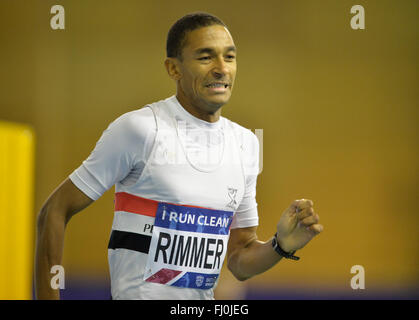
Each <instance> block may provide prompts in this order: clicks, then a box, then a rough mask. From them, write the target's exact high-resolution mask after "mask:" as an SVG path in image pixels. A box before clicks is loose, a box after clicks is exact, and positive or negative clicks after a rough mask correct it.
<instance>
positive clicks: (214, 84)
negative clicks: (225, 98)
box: [205, 82, 230, 89]
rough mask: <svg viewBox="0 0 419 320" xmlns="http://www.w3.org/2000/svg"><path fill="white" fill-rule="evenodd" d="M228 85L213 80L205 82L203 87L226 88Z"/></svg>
mask: <svg viewBox="0 0 419 320" xmlns="http://www.w3.org/2000/svg"><path fill="white" fill-rule="evenodd" d="M229 86H230V85H229V84H228V83H223V82H215V83H210V84H207V85H206V86H205V87H207V88H224V89H227V88H228V87H229Z"/></svg>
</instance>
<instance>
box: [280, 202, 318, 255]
mask: <svg viewBox="0 0 419 320" xmlns="http://www.w3.org/2000/svg"><path fill="white" fill-rule="evenodd" d="M319 219H320V218H319V215H318V214H317V213H315V212H314V209H313V201H311V200H307V199H301V200H295V201H294V202H293V203H292V204H291V206H290V207H289V208H288V209H286V210H285V211H284V213H283V214H282V216H281V218H280V219H279V222H278V225H277V231H278V234H277V236H278V239H277V240H278V244H279V246H280V247H281V248H282V250H284V251H286V252H291V251H296V250H298V249H301V248H302V247H304V246H305V245H306V244H307V243H308V242H309V241H310V240H311V239H313V238H314V237H315V236H316V235H318V234H319V233H320V232H322V231H323V226H322V225H321V224H319V223H318V222H319Z"/></svg>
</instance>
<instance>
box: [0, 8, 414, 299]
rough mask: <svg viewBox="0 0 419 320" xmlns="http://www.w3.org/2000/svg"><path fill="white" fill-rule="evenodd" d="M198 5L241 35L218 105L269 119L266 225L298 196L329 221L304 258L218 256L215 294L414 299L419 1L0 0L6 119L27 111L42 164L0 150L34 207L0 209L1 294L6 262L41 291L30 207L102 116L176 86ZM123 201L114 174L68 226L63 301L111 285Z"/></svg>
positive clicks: (227, 111)
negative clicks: (172, 66)
mask: <svg viewBox="0 0 419 320" xmlns="http://www.w3.org/2000/svg"><path fill="white" fill-rule="evenodd" d="M56 4H60V5H62V6H63V7H64V8H65V29H64V30H53V29H52V28H51V26H50V20H51V18H52V17H53V16H54V14H51V13H50V10H51V7H52V6H53V5H56ZM356 4H360V5H362V6H363V7H364V9H365V29H364V30H353V29H352V28H351V25H350V21H351V18H352V17H353V16H354V14H351V12H350V9H351V7H352V6H353V5H356ZM194 11H206V12H209V13H212V14H215V15H217V16H218V17H220V18H221V19H222V20H223V21H224V22H225V23H226V24H227V25H228V26H229V29H230V31H231V33H232V35H233V38H234V40H235V43H236V46H237V47H238V55H237V61H238V73H237V78H236V84H235V88H234V92H233V97H232V99H231V101H230V103H229V104H228V105H226V106H225V107H224V108H223V116H225V117H228V118H230V119H232V120H233V121H235V122H237V123H239V124H241V125H243V126H245V127H247V128H249V129H251V130H254V129H263V171H262V173H261V174H260V175H259V178H258V189H257V201H258V204H259V216H260V226H259V228H258V236H259V238H260V239H261V240H267V239H269V238H270V237H271V236H272V235H273V234H274V233H275V228H276V223H277V221H278V219H279V216H280V215H281V213H282V212H283V210H284V209H285V208H287V207H288V206H289V205H290V203H291V202H292V201H293V200H294V199H300V198H309V199H312V200H313V201H314V207H315V209H316V212H318V213H319V215H320V218H321V223H322V224H323V225H324V227H325V230H324V232H323V233H322V234H321V235H320V236H319V237H318V238H316V239H315V240H314V241H312V242H310V243H309V244H308V245H307V246H306V247H305V248H303V249H302V250H301V251H299V252H298V253H299V256H301V260H300V261H298V262H295V261H281V262H280V263H279V264H278V265H277V266H275V267H274V268H272V269H271V270H269V271H268V272H266V273H264V274H262V275H259V276H256V277H254V278H252V279H250V280H248V281H246V282H238V281H236V280H234V279H233V278H232V276H231V275H230V273H229V272H228V271H227V270H224V272H223V273H222V277H221V281H220V285H219V286H218V288H217V290H216V297H217V298H219V299H374V298H378V299H381V298H382V299H405V298H407V299H412V298H413V299H418V298H419V272H418V270H419V268H418V266H419V237H418V234H419V232H418V223H419V216H418V207H417V203H416V201H418V136H419V133H418V49H419V45H418V44H419V42H418V31H419V28H418V21H419V19H418V18H419V17H418V12H419V2H418V1H415V0H411V1H409V0H404V1H394V0H392V1H388V0H380V1H378V0H376V1H374V0H369V1H347V0H341V1H336V0H323V1H314V0H300V1H292V0H282V1H278V0H275V1H274V0H271V1H239V0H231V1H228V2H225V1H216V0H214V1H210V2H205V3H198V2H197V1H192V0H190V1H189V0H178V1H156V0H153V1H151V0H150V1H148V0H143V1H140V0H124V1H111V0H89V1H82V0H71V1H70V0H60V1H58V0H42V1H41V0H33V1H23V0H1V1H0V46H1V50H0V74H1V76H0V120H2V121H6V122H7V123H10V122H11V123H18V124H21V125H24V129H22V130H23V131H21V132H26V133H28V132H30V136H31V137H33V141H34V144H33V148H34V154H33V156H32V155H31V153H29V155H27V158H26V156H21V157H23V159H28V161H27V162H28V163H27V164H26V166H27V167H28V166H29V168H31V165H32V167H33V179H32V178H30V174H28V175H27V176H28V179H29V180H28V181H24V180H25V178H24V176H23V177H22V176H21V177H20V178H19V179H17V178H16V177H17V175H15V174H14V172H13V171H14V170H18V169H19V167H20V165H18V164H16V162H15V161H14V160H15V159H16V158H18V156H16V154H17V153H16V151H13V149H10V148H9V149H7V148H6V147H4V146H3V147H2V148H1V150H0V154H1V159H2V161H3V162H5V159H6V158H7V159H9V162H10V161H11V163H12V164H13V165H14V166H15V167H14V169H13V167H10V168H12V169H7V168H6V167H4V168H6V169H5V170H6V171H7V172H9V176H10V175H11V176H12V178H10V177H9V179H11V180H13V177H15V180H18V182H22V181H23V182H22V183H26V184H29V187H25V188H26V189H25V190H29V191H28V192H27V199H29V200H26V201H27V203H28V204H29V208H30V209H29V211H28V212H29V213H28V214H27V216H26V218H21V217H20V218H19V219H17V218H16V215H17V213H16V212H15V210H14V208H15V206H14V204H15V203H16V201H14V202H13V205H9V206H7V205H6V204H4V203H3V205H2V206H1V207H0V208H1V209H2V211H1V212H0V215H1V220H0V221H1V224H2V225H0V231H1V232H3V234H5V233H4V232H7V230H9V235H8V237H7V238H4V239H3V238H2V239H3V240H2V241H3V242H4V243H5V244H7V245H3V246H2V247H1V248H3V252H0V259H1V260H2V261H1V265H0V266H1V268H2V272H1V273H0V277H2V279H1V281H0V290H1V292H9V293H10V292H11V290H12V289H13V288H11V286H14V284H12V283H14V282H10V281H11V280H10V277H11V276H12V277H14V278H19V279H26V280H24V281H25V284H17V285H19V286H23V287H24V288H25V289H24V290H26V291H25V292H28V290H32V272H33V263H32V262H33V254H34V243H35V219H36V216H37V214H38V212H39V210H40V208H41V207H42V204H43V203H44V201H45V200H46V199H47V197H48V196H49V195H50V194H51V192H53V190H54V189H55V188H56V187H57V186H58V185H59V184H60V183H61V182H62V181H63V180H64V179H65V178H66V177H67V176H68V175H69V174H70V173H71V172H72V171H73V170H74V169H76V168H77V167H78V166H79V165H80V164H81V163H82V161H83V160H84V159H85V158H87V157H88V155H89V154H90V152H91V151H92V149H93V148H94V146H95V143H96V141H97V140H98V139H99V137H100V135H101V134H102V132H103V130H105V129H106V127H107V126H108V124H109V123H110V122H112V121H113V120H114V119H116V118H117V117H118V116H120V115H121V114H123V113H125V112H128V111H132V110H135V109H138V108H141V107H143V106H144V105H145V104H147V103H150V102H154V101H158V100H161V99H164V98H166V97H168V96H170V95H172V94H174V93H175V85H174V83H173V82H172V81H171V80H170V79H169V77H168V76H167V74H166V71H165V68H164V65H163V61H164V58H165V41H166V35H167V32H168V30H169V28H170V27H171V25H172V24H173V23H174V22H175V21H176V20H177V19H178V18H180V17H181V16H183V15H184V14H186V13H190V12H194ZM20 128H21V127H20ZM24 135H25V134H24ZM2 139H3V140H2V141H3V143H6V144H7V143H8V141H11V140H5V138H2ZM8 145H9V146H10V145H11V142H10V143H9V144H8ZM19 157H20V156H19ZM21 157H20V158H21ZM10 159H11V160H10ZM10 171H12V173H11V174H10ZM6 176H7V175H5V174H4V173H3V174H2V176H1V179H2V180H3V181H2V183H1V185H0V186H1V189H0V192H1V193H2V195H3V196H2V197H3V198H2V199H3V200H2V201H4V202H5V203H6V202H7V201H9V200H10V199H12V198H11V197H12V195H9V196H5V194H6V193H7V192H9V193H10V192H15V193H20V191H19V190H20V189H19V188H13V190H12V191H11V188H10V187H9V185H8V184H7V183H6V182H5V181H6V180H5V179H6ZM31 179H32V180H31ZM15 182H16V181H15ZM113 199H114V189H113V188H112V189H111V190H109V191H108V192H106V193H105V194H104V195H103V196H102V197H101V198H100V199H99V200H97V201H96V202H95V203H93V204H92V205H91V206H90V207H88V208H87V209H86V210H84V211H82V212H81V213H79V214H78V215H76V216H74V217H73V218H72V220H71V221H70V223H69V224H68V226H67V231H66V237H65V248H64V256H63V262H62V264H63V266H64V268H65V289H63V290H61V296H62V298H63V299H109V297H110V291H109V287H110V281H109V270H108V262H107V244H108V239H109V234H110V230H111V224H112V219H113ZM19 201H23V200H17V202H19ZM22 210H25V209H22ZM26 210H28V209H26ZM25 223H26V224H28V223H30V225H29V227H27V226H26V227H25V228H26V229H22V228H21V227H20V224H25ZM12 226H15V227H13V228H15V229H13V230H20V232H24V234H25V235H26V237H27V240H25V241H26V242H25V243H23V244H22V243H18V244H15V243H16V241H17V238H18V236H17V232H18V231H16V232H15V233H13V234H11V233H10V232H11V231H10V230H12ZM5 230H6V231H5ZM22 230H23V231H22ZM25 230H26V231H25ZM19 239H22V237H20V236H19ZM21 242H22V241H21ZM15 245H16V246H18V247H17V248H18V249H17V250H20V249H19V248H25V249H24V250H23V251H19V252H25V259H26V260H25V259H24V260H20V261H25V262H23V263H24V268H23V269H24V271H19V270H21V269H19V268H18V267H17V266H15V265H13V263H11V262H10V261H12V260H10V255H13V253H11V252H9V251H7V250H6V249H5V248H6V247H13V246H15ZM19 246H20V247H19ZM297 255H298V254H297ZM354 265H361V266H363V267H364V270H365V289H363V290H362V289H358V290H354V289H352V287H351V285H350V282H351V278H352V277H353V276H355V274H351V268H352V266H354ZM21 273H25V274H26V276H24V275H23V274H22V276H21ZM6 278H9V280H8V281H9V282H7V281H6V280H7V279H6ZM16 283H17V282H16ZM16 297H17V298H19V297H20V298H22V296H16ZM23 297H24V298H32V291H31V293H30V294H29V295H28V294H25V295H24V296H23ZM1 298H3V299H10V298H11V296H10V295H9V296H7V295H5V294H3V295H2V297H1ZM12 298H13V297H12Z"/></svg>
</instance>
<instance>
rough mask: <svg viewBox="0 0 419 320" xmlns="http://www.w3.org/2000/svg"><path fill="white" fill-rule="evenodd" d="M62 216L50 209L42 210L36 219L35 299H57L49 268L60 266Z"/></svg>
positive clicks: (62, 236)
mask: <svg viewBox="0 0 419 320" xmlns="http://www.w3.org/2000/svg"><path fill="white" fill-rule="evenodd" d="M63 217H64V215H62V214H59V213H57V212H54V210H52V209H45V210H42V211H41V213H40V215H39V217H38V225H37V241H36V257H35V294H36V298H37V299H59V298H60V293H59V290H58V289H53V288H52V287H51V278H52V277H53V274H51V267H52V266H54V265H60V264H61V259H62V252H63V246H64V231H65V224H66V222H65V219H64V218H63Z"/></svg>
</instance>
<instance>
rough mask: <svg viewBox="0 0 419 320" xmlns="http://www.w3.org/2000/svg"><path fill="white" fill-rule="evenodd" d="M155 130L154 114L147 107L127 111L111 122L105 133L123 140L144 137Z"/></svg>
mask: <svg viewBox="0 0 419 320" xmlns="http://www.w3.org/2000/svg"><path fill="white" fill-rule="evenodd" d="M155 128H156V124H155V120H154V114H153V111H152V110H151V108H148V107H147V105H146V106H144V107H141V108H139V109H135V110H132V111H128V112H126V113H124V114H122V115H120V116H119V117H118V118H116V119H115V120H114V121H112V122H111V123H110V124H109V126H108V127H107V129H106V130H105V131H108V132H109V133H111V134H116V135H119V136H122V137H125V138H129V137H132V138H133V139H137V138H140V137H145V136H146V135H147V134H150V132H153V131H154V130H155Z"/></svg>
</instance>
